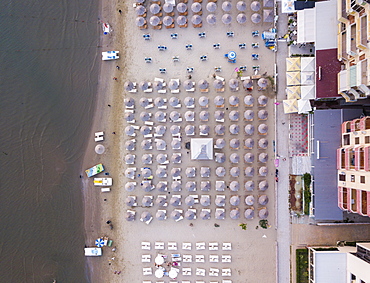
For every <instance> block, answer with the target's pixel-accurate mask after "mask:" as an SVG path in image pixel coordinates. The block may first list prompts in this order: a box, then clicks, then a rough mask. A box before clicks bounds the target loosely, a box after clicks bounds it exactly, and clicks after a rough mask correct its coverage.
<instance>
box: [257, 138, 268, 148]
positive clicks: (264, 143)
mask: <svg viewBox="0 0 370 283" xmlns="http://www.w3.org/2000/svg"><path fill="white" fill-rule="evenodd" d="M267 146H268V140H267V139H265V138H262V139H260V140H259V141H258V147H259V148H260V149H266V148H267Z"/></svg>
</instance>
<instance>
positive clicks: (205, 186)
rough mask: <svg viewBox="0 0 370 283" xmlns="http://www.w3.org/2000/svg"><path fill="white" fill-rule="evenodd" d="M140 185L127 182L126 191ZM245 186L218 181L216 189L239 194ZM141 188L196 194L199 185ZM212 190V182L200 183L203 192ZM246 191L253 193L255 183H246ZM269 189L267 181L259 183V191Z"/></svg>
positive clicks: (147, 183) (162, 183)
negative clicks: (228, 190) (185, 191)
mask: <svg viewBox="0 0 370 283" xmlns="http://www.w3.org/2000/svg"><path fill="white" fill-rule="evenodd" d="M137 186H138V185H137V184H136V182H127V183H126V184H125V190H126V191H128V192H132V191H134V190H135V189H136V187H137ZM242 186H243V184H240V183H239V182H238V181H231V182H230V183H229V185H228V186H226V184H225V182H223V181H216V183H215V189H216V191H225V190H226V189H230V191H233V192H237V191H239V190H240V189H241V187H242ZM140 187H141V189H142V190H143V191H145V192H150V191H152V190H154V189H156V190H158V191H160V192H166V191H167V190H168V189H171V190H172V191H175V192H178V191H181V190H182V188H184V189H186V190H187V191H189V192H195V191H196V190H197V183H196V182H195V181H188V182H186V183H185V184H184V186H182V183H181V182H179V181H173V182H172V183H171V185H168V183H167V182H165V181H160V182H158V183H157V184H156V185H154V184H152V183H151V182H150V181H145V182H142V183H141V184H140ZM211 188H212V184H211V182H210V181H202V182H200V190H201V191H210V190H211ZM244 189H245V190H246V191H249V192H251V191H253V190H254V189H255V183H254V181H252V180H249V181H246V182H245V183H244ZM267 189H268V183H267V181H266V180H262V181H259V182H258V190H260V191H266V190H267Z"/></svg>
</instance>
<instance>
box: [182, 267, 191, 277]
mask: <svg viewBox="0 0 370 283" xmlns="http://www.w3.org/2000/svg"><path fill="white" fill-rule="evenodd" d="M182 275H184V276H191V268H190V267H183V268H182Z"/></svg>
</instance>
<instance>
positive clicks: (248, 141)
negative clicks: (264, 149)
mask: <svg viewBox="0 0 370 283" xmlns="http://www.w3.org/2000/svg"><path fill="white" fill-rule="evenodd" d="M244 146H245V147H246V148H249V149H251V148H253V146H254V140H253V139H251V138H248V139H246V140H245V141H244Z"/></svg>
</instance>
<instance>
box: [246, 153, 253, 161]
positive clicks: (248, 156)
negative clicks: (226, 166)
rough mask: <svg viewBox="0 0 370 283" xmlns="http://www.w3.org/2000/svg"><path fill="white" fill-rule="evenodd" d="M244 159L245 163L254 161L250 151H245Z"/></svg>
mask: <svg viewBox="0 0 370 283" xmlns="http://www.w3.org/2000/svg"><path fill="white" fill-rule="evenodd" d="M244 161H245V162H246V163H252V162H253V161H254V154H253V153H251V152H247V153H246V154H245V155H244Z"/></svg>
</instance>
